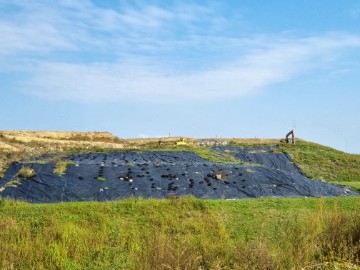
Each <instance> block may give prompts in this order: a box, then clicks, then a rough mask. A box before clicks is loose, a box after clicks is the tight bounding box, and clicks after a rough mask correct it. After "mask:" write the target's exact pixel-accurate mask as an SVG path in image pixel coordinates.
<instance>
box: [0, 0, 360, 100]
mask: <svg viewBox="0 0 360 270" xmlns="http://www.w3.org/2000/svg"><path fill="white" fill-rule="evenodd" d="M35 3H36V4H34V3H33V2H26V1H21V0H15V1H13V2H12V4H11V5H9V4H3V3H2V2H0V7H1V8H5V7H6V8H7V9H11V12H10V13H9V12H8V14H10V15H6V16H5V15H4V14H3V15H4V16H2V17H1V18H0V35H2V36H3V37H5V39H4V40H3V41H2V42H1V43H0V57H2V58H3V59H6V61H2V63H0V70H4V69H5V68H6V67H5V64H4V63H5V62H6V63H7V65H9V63H11V62H16V65H17V66H21V69H22V72H25V73H26V74H27V75H28V76H27V78H28V79H26V80H25V81H22V82H21V85H22V89H23V91H24V92H25V93H29V94H32V95H36V96H39V97H41V98H47V99H55V100H67V101H76V102H118V101H124V100H156V101H159V100H160V101H165V100H166V101H168V100H176V101H179V100H189V99H191V100H200V99H201V100H204V99H210V100H211V99H216V98H232V97H242V96H245V95H249V94H252V93H256V92H258V91H260V90H261V89H264V88H266V87H267V86H269V85H272V84H275V83H279V82H282V81H286V80H289V79H292V78H294V76H297V75H298V74H302V73H303V72H308V71H310V70H313V69H316V68H322V67H324V66H325V65H327V64H328V62H329V61H333V60H334V59H333V58H334V55H335V56H336V54H337V53H340V52H341V51H343V50H344V49H348V48H351V47H360V37H358V36H356V35H351V34H346V33H327V34H321V35H320V34H319V35H312V36H307V37H306V36H305V37H304V36H295V35H292V36H291V35H288V34H284V33H279V34H272V35H254V36H249V37H247V38H244V37H242V38H236V37H232V38H230V37H229V36H228V35H227V31H226V28H222V27H225V26H226V25H227V24H231V23H233V22H231V21H230V19H225V18H223V17H222V16H221V15H217V14H216V9H214V7H212V6H209V5H208V6H198V5H191V4H177V5H172V6H160V5H152V4H141V5H140V4H138V5H133V4H129V3H125V4H124V3H122V5H120V4H119V6H118V8H117V9H108V8H104V7H99V6H96V5H95V4H94V3H92V2H91V1H88V0H79V1H70V0H64V1H61V2H59V3H57V2H53V3H50V4H44V2H40V1H39V2H36V1H35ZM204 25H206V27H204ZM200 26H202V27H200ZM219 29H221V30H222V31H219ZM330 56H331V57H330ZM29 63H30V64H29ZM16 65H15V66H16Z"/></svg>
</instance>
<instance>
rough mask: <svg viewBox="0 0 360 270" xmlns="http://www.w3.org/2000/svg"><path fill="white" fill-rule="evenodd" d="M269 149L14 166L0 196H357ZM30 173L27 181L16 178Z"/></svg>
mask: <svg viewBox="0 0 360 270" xmlns="http://www.w3.org/2000/svg"><path fill="white" fill-rule="evenodd" d="M274 150H275V149H274V147H270V146H256V147H244V148H239V147H232V146H218V147H213V148H211V151H214V152H219V153H224V152H226V153H228V154H230V155H232V156H234V157H235V158H236V159H237V160H238V161H239V163H241V164H221V163H214V162H210V161H207V160H204V159H202V158H200V157H199V156H198V155H197V154H195V153H192V152H170V151H169V152H162V151H159V152H157V151H150V152H140V153H138V152H131V151H123V152H110V153H89V154H80V155H70V156H68V157H66V160H67V161H68V163H67V166H66V171H65V173H64V174H63V175H59V174H57V173H55V172H54V169H55V166H56V163H55V162H48V163H43V162H39V160H37V161H33V162H31V163H27V164H24V163H14V164H12V165H11V166H10V167H9V169H8V170H7V171H6V173H5V175H4V177H3V178H2V179H0V191H1V192H0V196H2V197H12V198H15V199H21V200H26V201H29V202H36V203H39V202H41V203H43V202H67V201H90V200H95V201H106V200H117V199H121V198H126V197H130V196H134V197H143V198H164V197H172V196H186V195H193V196H195V197H198V198H206V199H221V198H223V199H240V198H260V197H321V196H354V195H358V194H357V193H355V192H352V191H350V190H349V189H348V188H347V187H345V186H338V185H331V184H328V183H324V182H319V181H314V180H311V179H309V178H307V177H305V176H304V175H303V174H302V172H301V171H300V169H299V168H298V167H297V166H296V165H295V164H293V163H292V162H291V159H290V157H289V156H288V155H287V154H284V153H277V152H276V151H274ZM22 167H31V168H32V169H33V171H34V172H35V174H34V175H32V176H27V177H23V176H21V175H19V174H18V172H19V171H20V169H21V168H22Z"/></svg>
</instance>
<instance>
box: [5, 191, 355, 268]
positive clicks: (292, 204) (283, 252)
mask: <svg viewBox="0 0 360 270" xmlns="http://www.w3.org/2000/svg"><path fill="white" fill-rule="evenodd" d="M0 228H1V230H0V250H1V252H0V269H301V268H303V267H307V266H310V265H315V264H322V265H325V264H326V263H328V262H334V261H339V262H340V264H342V265H345V262H346V263H353V264H354V263H359V262H358V261H357V260H358V259H359V256H360V242H359V241H360V230H359V228H360V198H359V197H353V198H349V197H348V198H327V199H315V198H314V199H305V198H299V199H257V200H236V201H225V200H218V201H214V200H199V199H195V198H192V197H186V198H181V199H163V200H142V199H126V200H121V201H116V202H105V203H98V202H78V203H61V204H28V203H24V202H16V201H11V200H1V199H0ZM344 261H345V262H344ZM329 269H333V268H329ZM344 269H345V268H344Z"/></svg>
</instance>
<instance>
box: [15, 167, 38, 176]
mask: <svg viewBox="0 0 360 270" xmlns="http://www.w3.org/2000/svg"><path fill="white" fill-rule="evenodd" d="M34 175H35V170H34V169H33V168H31V167H22V168H21V169H20V170H19V172H18V173H17V176H19V177H23V178H30V177H33V176H34Z"/></svg>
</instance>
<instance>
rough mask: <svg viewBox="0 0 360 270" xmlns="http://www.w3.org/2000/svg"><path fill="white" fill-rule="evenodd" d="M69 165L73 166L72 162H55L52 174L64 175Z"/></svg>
mask: <svg viewBox="0 0 360 270" xmlns="http://www.w3.org/2000/svg"><path fill="white" fill-rule="evenodd" d="M70 164H75V163H74V162H71V161H61V162H57V163H56V165H55V168H54V173H56V174H58V175H64V174H65V172H66V168H67V166H68V165H70Z"/></svg>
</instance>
